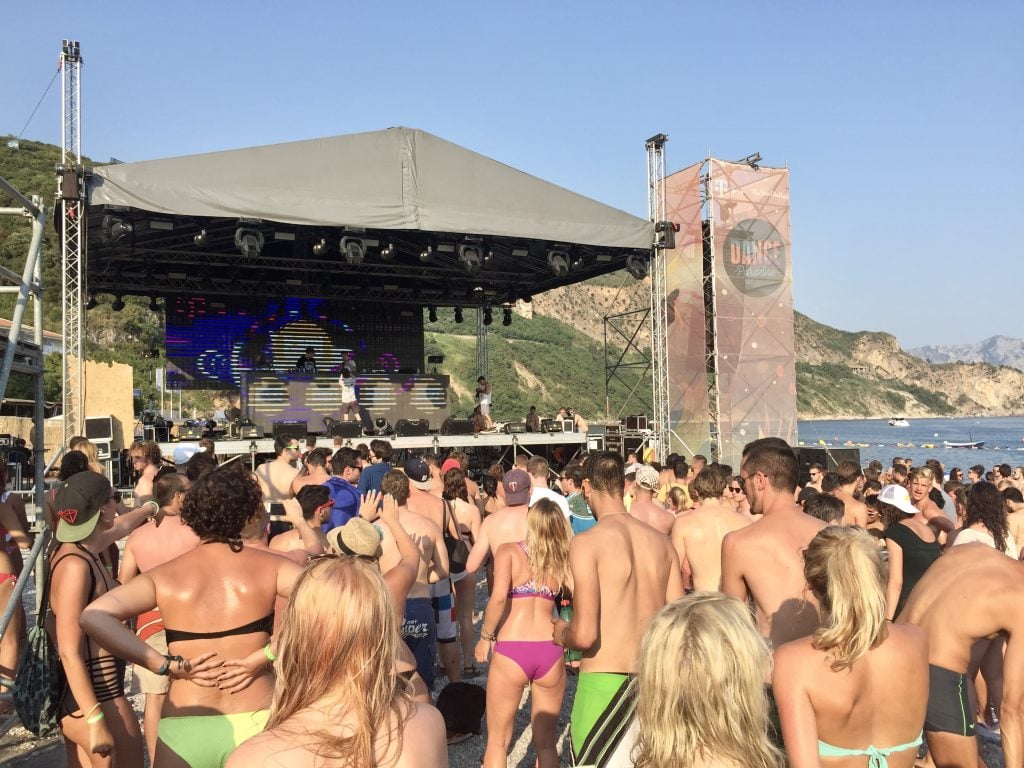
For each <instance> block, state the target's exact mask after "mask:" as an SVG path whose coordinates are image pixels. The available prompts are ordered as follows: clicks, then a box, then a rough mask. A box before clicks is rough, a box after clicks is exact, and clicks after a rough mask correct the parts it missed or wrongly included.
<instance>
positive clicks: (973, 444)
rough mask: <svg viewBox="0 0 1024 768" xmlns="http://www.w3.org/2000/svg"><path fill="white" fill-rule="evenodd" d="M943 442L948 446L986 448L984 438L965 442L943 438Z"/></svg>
mask: <svg viewBox="0 0 1024 768" xmlns="http://www.w3.org/2000/svg"><path fill="white" fill-rule="evenodd" d="M942 444H943V445H944V446H946V447H947V448H984V447H985V441H984V440H970V441H967V442H964V443H951V442H950V441H949V440H943V441H942Z"/></svg>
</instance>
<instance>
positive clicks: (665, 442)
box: [646, 133, 672, 461]
mask: <svg viewBox="0 0 1024 768" xmlns="http://www.w3.org/2000/svg"><path fill="white" fill-rule="evenodd" d="M667 141H668V136H666V135H665V134H664V133H659V134H658V135H657V136H652V137H651V138H649V139H648V140H647V142H646V147H647V215H648V217H649V218H650V220H651V221H652V222H655V226H656V227H658V226H659V225H661V223H662V222H664V221H666V212H665V142H667ZM665 260H666V256H665V241H664V239H662V238H659V237H657V235H656V236H655V242H654V243H653V244H652V248H651V261H650V275H651V373H652V385H653V386H652V391H651V397H652V405H653V407H654V413H653V422H654V424H653V425H652V427H653V431H654V434H653V436H652V439H651V444H652V447H653V448H654V455H655V457H656V458H657V460H658V461H664V460H665V457H666V456H667V455H668V454H669V446H670V444H671V440H670V434H671V430H672V425H671V413H670V410H669V390H668V386H669V384H668V381H669V378H668V276H667V273H666V268H665Z"/></svg>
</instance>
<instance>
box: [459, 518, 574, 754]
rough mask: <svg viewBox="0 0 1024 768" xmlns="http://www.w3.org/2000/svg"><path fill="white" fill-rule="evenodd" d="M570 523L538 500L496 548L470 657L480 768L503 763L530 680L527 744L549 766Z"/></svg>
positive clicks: (561, 685)
mask: <svg viewBox="0 0 1024 768" xmlns="http://www.w3.org/2000/svg"><path fill="white" fill-rule="evenodd" d="M571 537H572V530H571V529H570V528H569V522H568V520H566V519H565V515H563V514H562V511H561V510H560V509H559V508H558V505H557V504H555V502H553V501H551V500H550V499H541V500H540V501H538V502H537V503H536V504H534V505H533V506H532V507H530V511H529V512H528V513H527V516H526V539H525V540H524V541H518V542H510V543H508V544H502V545H501V546H500V547H498V551H497V552H496V553H495V556H494V589H493V591H492V592H491V599H490V600H488V601H487V610H486V611H485V612H484V620H483V624H482V625H481V627H480V642H479V643H477V646H476V660H477V661H479V662H485V661H487V657H488V656H489V655H491V652H492V650H493V656H492V657H491V666H490V670H489V672H488V675H487V751H486V752H485V753H484V760H483V765H484V766H485V768H498V767H499V766H501V767H502V768H503V767H504V766H505V764H506V762H507V755H508V748H509V745H510V744H511V743H512V731H513V728H514V727H515V715H516V711H517V710H518V709H519V702H520V701H521V699H522V697H523V689H524V688H526V687H527V686H529V687H530V702H531V707H532V711H531V724H532V726H533V743H534V747H535V749H536V751H537V765H538V768H555V766H557V765H558V752H557V751H556V748H555V740H556V728H557V725H558V713H559V711H560V710H561V708H562V697H563V695H564V694H565V665H564V664H563V663H562V653H563V651H562V648H561V647H560V646H558V645H555V644H554V643H553V642H552V640H551V619H552V616H553V615H554V610H555V606H556V605H557V597H558V594H559V593H560V592H562V590H569V591H571V590H572V586H573V582H572V572H571V571H570V570H569V539H570V538H571Z"/></svg>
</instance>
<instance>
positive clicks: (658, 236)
mask: <svg viewBox="0 0 1024 768" xmlns="http://www.w3.org/2000/svg"><path fill="white" fill-rule="evenodd" d="M678 231H679V225H678V224H676V223H675V222H672V221H659V222H658V223H657V224H655V225H654V247H655V248H659V249H662V250H668V251H671V250H672V249H673V248H675V247H676V232H678Z"/></svg>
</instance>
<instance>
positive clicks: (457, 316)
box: [455, 307, 462, 323]
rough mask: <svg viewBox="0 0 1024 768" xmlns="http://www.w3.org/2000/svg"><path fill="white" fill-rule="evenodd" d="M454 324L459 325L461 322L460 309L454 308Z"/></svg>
mask: <svg viewBox="0 0 1024 768" xmlns="http://www.w3.org/2000/svg"><path fill="white" fill-rule="evenodd" d="M455 322H456V323H461V322H462V307H456V308H455Z"/></svg>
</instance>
